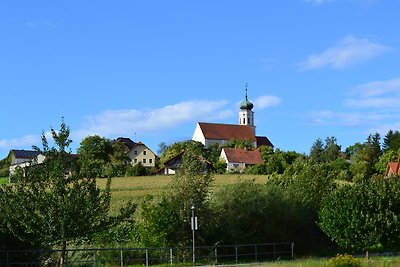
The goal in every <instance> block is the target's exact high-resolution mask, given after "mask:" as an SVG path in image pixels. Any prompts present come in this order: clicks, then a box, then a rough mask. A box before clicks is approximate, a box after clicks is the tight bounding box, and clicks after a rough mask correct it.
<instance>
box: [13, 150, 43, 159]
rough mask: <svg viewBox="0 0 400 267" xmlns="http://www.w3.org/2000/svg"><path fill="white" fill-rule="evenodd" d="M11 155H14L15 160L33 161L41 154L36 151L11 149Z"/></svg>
mask: <svg viewBox="0 0 400 267" xmlns="http://www.w3.org/2000/svg"><path fill="white" fill-rule="evenodd" d="M10 153H12V154H14V157H15V158H19V159H32V158H34V157H36V156H37V155H39V154H40V153H39V152H38V151H35V150H24V149H22V150H20V149H11V150H10Z"/></svg>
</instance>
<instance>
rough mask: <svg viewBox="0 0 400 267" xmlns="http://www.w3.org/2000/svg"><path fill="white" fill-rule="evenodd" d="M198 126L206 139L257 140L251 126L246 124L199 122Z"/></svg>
mask: <svg viewBox="0 0 400 267" xmlns="http://www.w3.org/2000/svg"><path fill="white" fill-rule="evenodd" d="M199 126H200V128H201V131H202V132H203V135H204V137H205V138H206V139H217V140H232V139H236V140H249V141H252V142H256V141H257V140H256V137H255V135H254V132H253V129H252V127H250V126H247V125H238V124H222V123H206V122H199Z"/></svg>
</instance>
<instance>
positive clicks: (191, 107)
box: [74, 100, 232, 138]
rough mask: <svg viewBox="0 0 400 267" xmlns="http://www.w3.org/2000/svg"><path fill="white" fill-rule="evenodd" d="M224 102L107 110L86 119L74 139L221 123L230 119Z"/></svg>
mask: <svg viewBox="0 0 400 267" xmlns="http://www.w3.org/2000/svg"><path fill="white" fill-rule="evenodd" d="M226 104H227V101H225V100H222V101H200V100H194V101H185V102H180V103H177V104H174V105H168V106H165V107H162V108H159V109H154V110H135V109H125V110H107V111H104V112H102V113H101V114H99V115H96V116H89V117H87V118H86V121H85V125H84V126H83V127H82V128H81V129H80V130H78V131H77V132H75V133H74V136H76V137H77V138H83V137H85V136H88V135H94V134H98V135H101V136H115V135H131V134H132V133H133V132H139V131H140V132H147V133H152V132H160V131H162V130H163V129H171V128H176V127H178V126H179V125H180V124H183V123H186V122H191V121H196V120H207V121H210V120H213V119H222V118H226V117H228V116H231V115H232V112H231V111H230V110H229V109H226V108H224V107H225V105H226Z"/></svg>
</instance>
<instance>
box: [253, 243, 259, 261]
mask: <svg viewBox="0 0 400 267" xmlns="http://www.w3.org/2000/svg"><path fill="white" fill-rule="evenodd" d="M257 253H258V251H257V244H255V245H254V254H255V257H256V262H257V261H258V258H257V256H258V255H257Z"/></svg>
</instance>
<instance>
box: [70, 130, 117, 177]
mask: <svg viewBox="0 0 400 267" xmlns="http://www.w3.org/2000/svg"><path fill="white" fill-rule="evenodd" d="M77 152H78V155H79V163H80V167H81V172H82V174H83V175H85V176H88V177H105V174H104V168H105V166H106V165H107V163H108V162H110V158H109V155H110V154H111V152H112V145H111V141H110V140H109V139H107V138H104V137H100V136H98V135H93V136H88V137H86V138H84V139H83V140H82V141H81V143H80V147H79V148H78V149H77Z"/></svg>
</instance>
